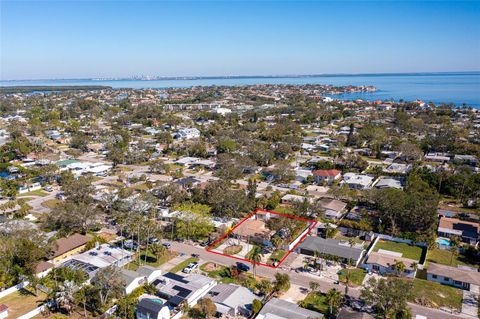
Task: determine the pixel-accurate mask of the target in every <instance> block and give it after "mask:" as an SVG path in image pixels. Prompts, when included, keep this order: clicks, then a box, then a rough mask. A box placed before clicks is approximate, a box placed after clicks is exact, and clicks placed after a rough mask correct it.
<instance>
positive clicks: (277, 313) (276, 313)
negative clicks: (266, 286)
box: [259, 298, 323, 319]
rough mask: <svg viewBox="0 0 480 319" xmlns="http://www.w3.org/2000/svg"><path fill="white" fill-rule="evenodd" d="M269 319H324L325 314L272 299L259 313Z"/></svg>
mask: <svg viewBox="0 0 480 319" xmlns="http://www.w3.org/2000/svg"><path fill="white" fill-rule="evenodd" d="M259 314H260V315H263V316H264V317H267V318H285V319H312V318H323V314H321V313H319V312H315V311H312V310H308V309H304V308H300V307H299V306H298V305H297V304H295V303H293V302H289V301H286V300H282V299H277V298H272V299H271V300H270V301H269V302H267V303H266V304H265V306H263V308H262V310H261V311H260V313H259Z"/></svg>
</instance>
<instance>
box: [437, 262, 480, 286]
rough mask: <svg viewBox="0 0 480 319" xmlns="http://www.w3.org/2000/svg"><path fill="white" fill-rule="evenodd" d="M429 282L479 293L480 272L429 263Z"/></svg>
mask: <svg viewBox="0 0 480 319" xmlns="http://www.w3.org/2000/svg"><path fill="white" fill-rule="evenodd" d="M427 280H430V281H435V282H438V283H441V284H443V285H449V286H454V287H457V288H460V289H465V290H472V288H474V287H475V288H474V290H476V291H478V287H479V286H480V272H478V270H477V269H472V268H468V267H462V268H455V267H451V266H445V265H441V264H436V263H429V264H428V269H427Z"/></svg>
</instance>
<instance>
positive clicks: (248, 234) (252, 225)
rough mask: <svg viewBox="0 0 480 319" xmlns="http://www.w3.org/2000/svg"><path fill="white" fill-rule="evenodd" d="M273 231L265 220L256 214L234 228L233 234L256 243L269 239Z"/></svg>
mask: <svg viewBox="0 0 480 319" xmlns="http://www.w3.org/2000/svg"><path fill="white" fill-rule="evenodd" d="M272 233H273V232H272V231H271V230H269V229H268V228H267V226H266V224H265V221H263V220H261V219H258V218H256V216H252V218H250V219H247V220H246V221H244V222H243V223H241V224H240V225H239V226H238V227H237V228H235V229H234V230H233V234H235V235H236V236H237V237H239V238H241V239H242V240H245V241H247V242H255V243H262V242H264V241H265V240H269V239H270V235H271V234H272Z"/></svg>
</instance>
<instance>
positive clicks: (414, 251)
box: [373, 240, 423, 261]
mask: <svg viewBox="0 0 480 319" xmlns="http://www.w3.org/2000/svg"><path fill="white" fill-rule="evenodd" d="M380 249H383V250H390V251H394V252H397V253H402V257H404V258H409V259H413V260H417V261H418V260H420V258H421V257H422V251H423V248H422V247H418V246H412V245H409V244H404V243H396V242H393V241H386V240H379V241H378V243H377V244H376V245H375V248H374V249H373V251H379V250H380Z"/></svg>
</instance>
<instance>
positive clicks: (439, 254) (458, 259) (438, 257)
mask: <svg viewBox="0 0 480 319" xmlns="http://www.w3.org/2000/svg"><path fill="white" fill-rule="evenodd" d="M427 261H428V262H432V263H436V264H442V265H448V266H452V267H457V266H459V265H461V266H475V264H473V263H471V262H470V260H468V258H466V257H465V256H463V255H456V256H455V255H454V256H453V258H452V252H451V251H449V250H447V249H438V248H437V249H432V250H429V251H428V255H427Z"/></svg>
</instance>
